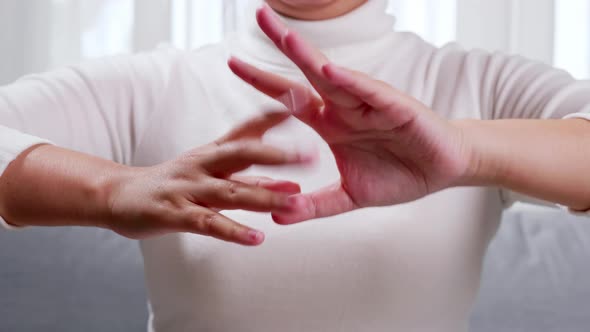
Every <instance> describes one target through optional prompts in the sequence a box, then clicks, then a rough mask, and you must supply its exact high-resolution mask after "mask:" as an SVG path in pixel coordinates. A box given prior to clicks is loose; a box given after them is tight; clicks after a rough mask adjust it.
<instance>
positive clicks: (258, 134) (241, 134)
mask: <svg viewBox="0 0 590 332" xmlns="http://www.w3.org/2000/svg"><path fill="white" fill-rule="evenodd" d="M290 115H291V114H289V112H268V113H264V114H262V115H260V116H257V117H255V118H252V119H250V120H247V121H246V122H244V123H242V124H240V125H238V126H237V127H236V128H234V129H233V130H231V131H230V132H229V133H227V134H226V135H225V136H223V137H222V138H220V139H218V140H217V141H215V143H216V144H217V145H222V144H225V143H228V142H231V141H235V140H239V139H260V138H262V136H263V135H264V134H265V133H266V132H267V131H269V130H270V129H272V128H274V127H276V126H278V125H279V124H281V123H283V122H284V121H285V120H287V119H288V118H289V116H290Z"/></svg>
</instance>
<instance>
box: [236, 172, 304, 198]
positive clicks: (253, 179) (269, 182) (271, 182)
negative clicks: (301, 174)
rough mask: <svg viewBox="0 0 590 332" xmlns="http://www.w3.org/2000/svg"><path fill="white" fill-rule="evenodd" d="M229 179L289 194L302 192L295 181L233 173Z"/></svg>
mask: <svg viewBox="0 0 590 332" xmlns="http://www.w3.org/2000/svg"><path fill="white" fill-rule="evenodd" d="M229 180H231V181H235V182H241V183H244V184H248V185H251V186H256V187H261V188H264V189H267V190H270V191H274V192H280V193H286V194H289V195H295V194H299V193H300V192H301V187H300V186H299V184H297V183H295V182H291V181H286V180H275V179H271V178H268V177H263V176H245V175H232V176H230V177H229Z"/></svg>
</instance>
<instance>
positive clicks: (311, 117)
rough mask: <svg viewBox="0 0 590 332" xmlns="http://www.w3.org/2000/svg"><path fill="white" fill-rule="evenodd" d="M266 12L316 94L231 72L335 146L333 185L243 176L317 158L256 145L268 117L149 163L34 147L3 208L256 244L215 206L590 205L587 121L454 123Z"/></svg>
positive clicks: (291, 5)
mask: <svg viewBox="0 0 590 332" xmlns="http://www.w3.org/2000/svg"><path fill="white" fill-rule="evenodd" d="M363 2H364V1H354V0H340V1H338V0H334V1H328V0H326V1H311V0H310V1H304V0H300V1H298V0H292V1H287V0H284V1H279V0H276V1H268V3H269V4H270V5H272V6H273V7H274V8H275V9H276V10H277V11H279V12H281V13H283V14H286V15H290V16H293V17H297V18H301V19H327V18H331V17H336V16H338V15H342V14H344V13H346V12H349V11H350V10H353V9H354V8H356V7H358V5H360V4H362V3H363ZM313 6H315V7H313ZM330 8H331V9H330ZM314 9H315V14H313V13H312V12H314ZM310 13H311V14H310ZM318 13H319V14H318ZM312 14H313V15H316V16H313V17H312V16H311V15H312ZM257 18H258V22H259V24H260V27H261V28H262V30H263V31H264V32H265V33H266V34H267V35H268V36H269V37H270V39H271V40H273V41H274V42H275V44H276V45H277V47H278V48H279V49H280V50H281V51H282V52H284V53H285V54H286V55H287V56H288V57H289V58H291V60H293V62H294V63H295V64H297V65H298V66H299V68H301V70H302V71H303V72H304V74H305V75H306V77H307V78H308V80H309V81H310V83H311V84H312V86H313V90H311V89H309V88H307V87H306V86H303V85H301V84H298V83H295V82H291V81H288V80H286V79H284V78H282V77H280V76H277V75H274V74H271V73H266V72H263V71H260V70H258V69H256V68H255V67H252V66H250V65H248V64H246V63H244V62H242V61H240V60H238V59H235V58H233V59H231V60H230V61H229V66H230V68H231V69H232V70H233V71H234V73H236V75H238V76H239V77H241V78H242V79H244V80H245V81H246V82H248V83H250V84H252V85H253V86H254V87H255V88H256V89H258V90H260V91H261V92H263V93H265V94H267V95H269V96H271V97H273V98H276V99H277V100H279V101H281V102H283V103H284V104H285V105H286V106H287V108H288V109H289V110H290V111H291V113H292V114H293V115H294V116H296V117H297V118H299V119H300V120H301V121H303V122H305V123H306V124H308V125H309V126H311V127H312V128H313V129H315V130H316V131H317V132H318V133H319V134H320V135H321V136H322V137H323V138H324V139H325V140H326V142H328V144H329V145H330V147H331V148H332V151H333V153H334V156H335V158H336V161H337V163H338V168H339V170H340V175H341V180H340V181H339V182H338V183H335V184H334V185H332V186H330V187H329V188H325V189H323V190H320V191H318V192H314V193H305V194H300V193H299V191H300V190H299V186H298V185H297V184H295V183H292V182H288V181H276V180H272V179H267V178H244V177H238V176H236V175H235V174H234V173H237V172H238V171H240V170H242V169H245V168H247V167H248V166H250V165H252V164H272V165H284V164H293V163H296V164H297V163H299V164H300V163H306V162H309V160H310V158H309V157H305V156H300V155H294V154H292V153H289V152H285V151H280V150H277V149H276V148H271V147H268V146H265V145H263V144H262V143H261V142H260V137H261V136H262V135H263V134H264V132H265V131H266V130H267V129H269V128H272V127H273V126H275V125H277V124H278V123H280V122H281V121H283V120H284V119H285V118H286V117H287V115H285V114H282V115H270V116H263V117H261V118H258V119H253V120H251V121H250V122H248V123H246V124H244V125H242V126H240V127H238V128H236V129H235V130H234V131H232V132H231V133H230V134H228V135H227V136H225V137H224V138H222V139H220V140H218V141H217V142H214V143H211V144H209V145H207V146H204V147H200V148H196V149H194V150H192V151H189V152H187V153H186V154H184V155H182V156H180V157H179V158H177V159H174V160H171V161H168V162H166V163H163V164H160V165H156V166H153V167H147V168H137V167H129V166H123V165H119V164H116V163H113V162H111V161H107V160H104V159H100V158H96V157H92V156H88V155H85V154H81V153H78V152H74V151H70V150H67V149H63V148H59V147H55V146H50V145H40V146H35V147H32V148H31V149H29V150H27V151H25V152H24V153H22V154H21V155H20V156H19V157H18V158H17V159H16V160H15V161H13V162H12V163H11V164H10V165H9V166H8V168H7V169H6V171H5V172H4V173H3V175H2V176H1V177H0V215H2V216H3V217H4V218H5V219H6V220H7V221H8V222H9V223H11V224H13V225H15V226H72V225H77V226H96V227H104V228H108V229H111V230H113V231H115V232H117V233H119V234H122V235H124V236H128V237H130V238H146V237H150V236H155V235H161V234H166V233H171V232H191V233H195V234H201V235H206V236H213V237H216V238H219V239H221V240H225V241H230V242H234V243H238V244H242V245H258V244H260V243H262V241H263V239H264V235H263V234H262V233H260V232H258V231H256V230H253V229H250V228H247V227H245V226H242V225H240V224H238V223H236V222H235V221H232V220H229V219H227V218H226V217H224V216H223V215H222V214H220V213H219V212H220V211H221V210H224V209H247V210H253V211H273V218H274V219H275V220H276V221H277V222H278V223H281V224H290V223H295V222H300V221H304V220H309V219H313V218H319V217H324V216H329V215H334V214H338V213H343V212H346V211H350V210H353V209H358V208H363V207H368V206H382V205H391V204H397V203H401V202H406V201H411V200H414V199H417V198H419V197H422V196H424V195H428V194H430V193H433V192H436V191H438V190H441V189H444V188H448V187H453V186H459V185H487V186H499V187H504V188H508V189H512V190H514V191H518V192H522V193H525V194H528V195H531V196H534V197H538V198H541V199H545V200H548V201H553V202H557V203H561V204H563V205H566V206H569V207H571V208H573V209H575V210H587V209H588V208H590V179H588V178H587V177H580V176H579V175H580V174H585V173H586V171H587V169H588V168H589V166H590V154H588V153H585V152H584V151H585V150H584V148H585V147H587V146H589V144H590V134H588V133H589V132H590V124H588V122H587V121H585V120H580V119H572V120H502V121H478V120H461V121H448V120H445V119H442V118H440V117H438V116H437V115H436V114H435V113H434V112H432V111H431V110H430V109H428V107H426V106H425V105H423V104H421V103H420V102H419V101H417V100H415V99H413V98H412V97H410V96H407V95H405V94H403V93H402V92H400V91H397V90H396V89H394V88H393V87H390V86H388V85H387V84H385V83H383V82H380V81H376V80H373V79H372V78H370V77H367V76H366V75H365V74H362V73H358V72H354V71H351V70H348V69H346V68H340V67H338V66H336V65H334V64H332V63H331V62H330V61H329V59H328V58H327V57H326V56H324V55H323V54H321V52H319V51H318V50H317V49H315V48H313V47H312V46H310V45H309V44H308V43H306V42H305V41H304V40H303V39H302V38H301V37H299V36H298V35H297V33H295V32H293V31H289V30H288V29H287V28H286V27H285V26H283V25H282V23H281V22H280V20H279V19H278V18H277V17H276V16H275V14H274V13H273V11H272V10H271V9H270V8H269V7H264V8H262V9H261V10H259V11H258V14H257ZM233 165H239V167H233ZM369 189H370V190H369ZM287 196H289V197H287ZM56 197H57V198H59V199H56Z"/></svg>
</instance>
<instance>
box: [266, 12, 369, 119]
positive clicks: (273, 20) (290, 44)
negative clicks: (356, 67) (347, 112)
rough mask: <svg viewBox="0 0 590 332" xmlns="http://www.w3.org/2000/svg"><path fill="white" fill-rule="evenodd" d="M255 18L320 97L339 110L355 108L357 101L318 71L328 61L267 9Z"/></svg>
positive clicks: (320, 70)
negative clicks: (338, 107)
mask: <svg viewBox="0 0 590 332" xmlns="http://www.w3.org/2000/svg"><path fill="white" fill-rule="evenodd" d="M256 17H257V20H258V25H259V26H260V28H261V29H262V31H263V32H264V33H265V34H266V35H267V36H268V37H269V38H270V39H271V40H272V41H273V42H274V43H275V45H277V47H278V48H279V49H280V50H281V51H282V52H283V53H284V54H285V55H286V56H287V57H288V58H289V59H291V61H293V62H294V63H295V64H296V65H297V67H299V68H300V69H301V71H302V72H303V74H304V75H305V76H306V77H307V79H308V80H309V81H310V82H311V84H312V85H313V86H314V88H315V89H316V90H317V91H318V92H319V94H320V95H321V96H322V97H324V98H329V99H332V100H334V101H335V102H336V103H337V104H338V105H339V106H344V107H349V108H352V107H355V105H358V103H359V101H358V99H357V98H355V97H353V96H350V95H348V94H346V93H344V92H343V91H342V90H341V89H339V88H338V87H336V86H334V85H333V84H331V83H330V82H329V81H328V80H327V79H326V78H325V77H324V74H323V72H322V67H323V66H324V65H326V64H328V63H329V60H328V58H327V57H326V56H325V55H324V54H323V53H322V52H320V51H319V50H318V49H317V48H316V47H314V46H312V45H311V44H310V43H308V42H307V41H306V40H305V39H303V38H302V37H301V36H300V35H299V34H298V33H296V32H294V31H290V30H289V29H288V28H287V27H286V26H285V25H284V24H283V23H282V22H281V20H280V18H279V17H278V15H276V14H275V13H274V11H273V10H272V9H271V8H270V7H269V6H268V5H264V6H263V7H262V8H260V9H259V10H258V12H257V16H256Z"/></svg>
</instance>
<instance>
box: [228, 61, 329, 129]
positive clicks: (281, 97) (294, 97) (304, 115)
mask: <svg viewBox="0 0 590 332" xmlns="http://www.w3.org/2000/svg"><path fill="white" fill-rule="evenodd" d="M228 65H229V67H230V69H231V70H232V72H233V73H234V74H236V76H238V77H239V78H241V79H242V80H243V81H245V82H246V83H248V84H250V85H251V86H252V87H254V88H255V89H257V90H258V91H260V92H262V93H264V94H265V95H267V96H269V97H271V98H274V99H276V100H277V101H279V102H281V103H282V104H283V105H285V107H287V109H289V110H290V111H291V112H292V113H293V115H294V116H295V117H297V118H298V119H299V120H301V121H303V122H304V123H307V124H308V125H310V126H312V127H313V119H315V118H317V113H318V111H319V110H320V108H321V107H322V106H323V102H322V100H321V99H319V98H318V97H317V96H316V95H315V94H314V93H313V92H311V91H310V90H309V89H308V88H307V87H305V86H304V85H302V84H300V83H297V82H293V81H291V80H288V79H286V78H283V77H281V76H279V75H276V74H272V73H269V72H266V71H263V70H260V69H258V68H256V67H254V66H252V65H250V64H248V63H246V62H244V61H242V60H240V59H238V58H236V57H232V58H230V59H229V61H228Z"/></svg>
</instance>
